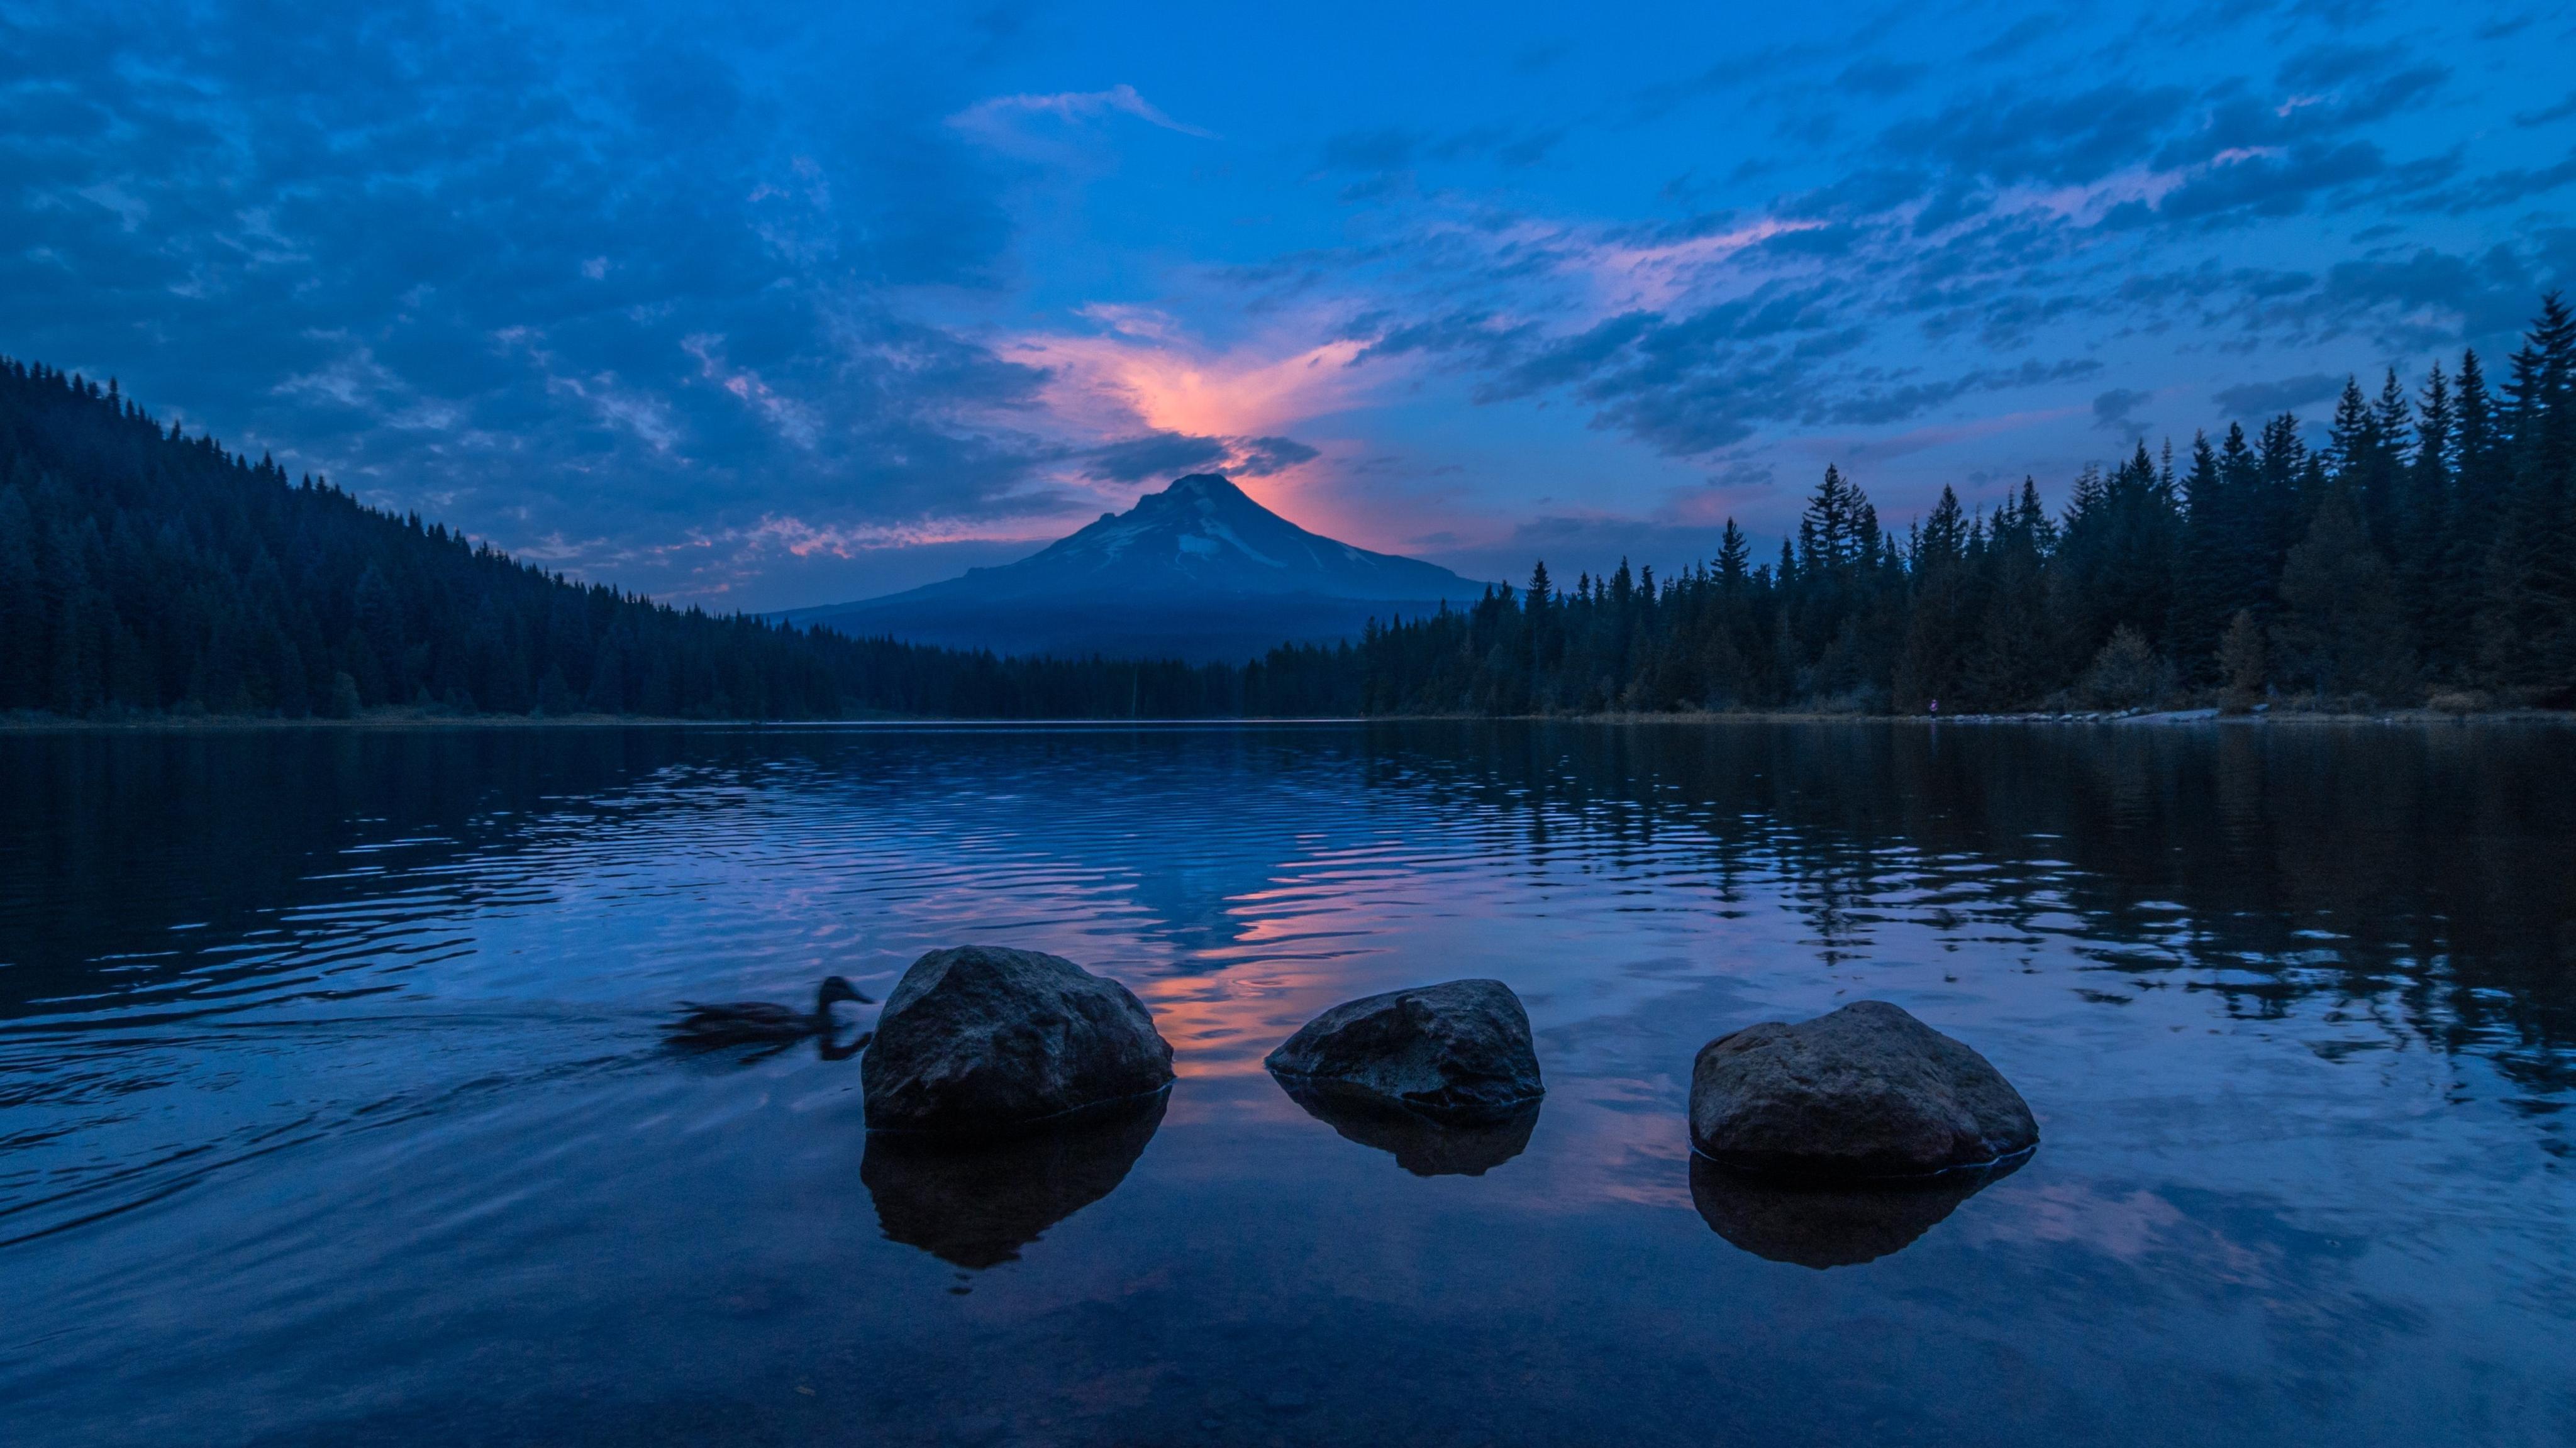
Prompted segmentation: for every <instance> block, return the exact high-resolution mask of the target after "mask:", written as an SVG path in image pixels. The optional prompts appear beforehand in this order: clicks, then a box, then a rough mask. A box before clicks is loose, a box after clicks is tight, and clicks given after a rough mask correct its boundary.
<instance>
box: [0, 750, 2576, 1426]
mask: <svg viewBox="0 0 2576 1448" xmlns="http://www.w3.org/2000/svg"><path fill="white" fill-rule="evenodd" d="M963 941H989V942H997V943H1006V944H1012V945H1022V946H1033V947H1040V948H1044V949H1047V950H1051V951H1055V952H1057V953H1060V954H1063V955H1066V956H1070V957H1071V958H1073V959H1074V960H1076V961H1079V962H1082V963H1083V964H1085V965H1088V966H1090V967H1092V968H1094V969H1096V970H1101V971H1105V972H1109V973H1113V974H1115V975H1117V976H1118V977H1120V978H1121V979H1123V980H1125V981H1126V982H1127V983H1128V984H1129V985H1131V986H1132V987H1134V989H1135V990H1136V991H1137V993H1138V994H1139V995H1141V996H1142V997H1143V998H1144V999H1145V1000H1146V1002H1147V1003H1148V1004H1149V1005H1150V1006H1151V1007H1152V1008H1153V1010H1154V1012H1155V1014H1156V1017H1157V1019H1158V1020H1159V1021H1160V1023H1161V1026H1162V1029H1163V1032H1164V1034H1165V1035H1167V1036H1168V1037H1170V1039H1171V1040H1172V1042H1173V1044H1174V1045H1175V1046H1176V1047H1177V1049H1178V1052H1179V1063H1178V1064H1179V1068H1180V1071H1181V1080H1180V1082H1179V1084H1178V1085H1177V1086H1176V1087H1175V1088H1174V1090H1173V1091H1172V1093H1171V1096H1170V1099H1169V1105H1168V1109H1167V1110H1166V1111H1165V1112H1164V1113H1163V1114H1162V1115H1161V1117H1160V1118H1159V1121H1156V1120H1154V1119H1152V1118H1147V1119H1145V1120H1142V1121H1137V1122H1130V1123H1127V1124H1126V1125H1125V1126H1123V1127H1121V1128H1118V1129H1114V1130H1106V1131H1102V1132H1097V1133H1094V1134H1092V1135H1089V1136H1086V1137H1083V1138H1079V1139H1076V1140H1071V1141H1065V1142H1058V1143H1054V1144H1051V1145H1049V1146H1046V1147H1043V1148H1031V1149H1028V1150H1026V1151H1023V1152H1021V1153H1019V1154H1017V1155H1007V1154H1006V1155H1003V1156H1000V1157H985V1158H973V1159H966V1160H937V1161H920V1160H913V1159H909V1158H906V1157H902V1156H897V1155H892V1154H887V1153H885V1152H884V1151H883V1149H882V1148H879V1149H877V1151H876V1152H875V1153H874V1154H872V1151H871V1148H870V1145H869V1143H868V1140H867V1137H866V1134H865V1132H864V1130H863V1129H862V1126H861V1115H860V1094H859V1079H858V1077H859V1073H858V1062H856V1061H854V1060H846V1059H845V1060H830V1059H824V1058H823V1057H822V1056H821V1055H819V1054H818V1053H817V1052H816V1051H815V1050H813V1049H811V1048H804V1049H799V1050H796V1051H793V1052H789V1053H787V1054H784V1055H778V1056H773V1057H770V1058H767V1059H762V1060H754V1061H745V1060H742V1059H739V1058H735V1057H717V1058H711V1059H710V1058H699V1059H688V1058H683V1057H679V1056H675V1055H673V1054H671V1053H669V1052H667V1051H665V1050H663V1049H662V1048H661V1047H660V1046H659V1045H658V1044H657V1038H656V1033H655V1028H656V1025H657V1023H658V1022H659V1021H660V1020H661V1019H663V1018H664V1015H665V1013H666V1012H667V1010H668V1007H669V1005H670V1003H671V1002H672V1001H674V1000H675V999H678V998H681V997H696V998H717V999H729V998H738V997H768V998H772V999H777V1000H782V1001H802V1000H806V999H810V996H811V992H812V990H813V986H814V982H815V981H816V979H817V978H818V977H819V976H821V975H822V974H824V973H826V972H827V971H839V972H842V973H844V974H847V975H850V976H852V977H854V978H856V979H857V980H858V981H859V982H860V984H861V985H862V987H863V988H867V989H869V990H871V992H872V993H874V994H878V995H880V996H881V995H882V994H883V993H884V990H885V988H886V987H888V986H890V985H891V984H892V982H893V980H894V977H895V975H896V974H897V973H898V972H899V971H900V970H901V968H902V967H903V965H904V964H906V963H907V962H909V961H910V960H911V959H912V958H913V956H915V955H916V954H918V953H919V952H920V951H922V950H923V949H925V948H928V947H931V946H936V945H944V944H950V943H955V942H963ZM1461 975H1491V976H1499V977H1501V978H1502V979H1504V980H1506V981H1509V982H1510V983H1511V984H1512V985H1513V986H1514V988H1516V989H1517V990H1518V991H1519V992H1520V993H1521V995H1522V997H1523V998H1524V999H1525V1000H1526V1001H1527V1002H1528V1004H1529V1008H1530V1014H1531V1016H1532V1018H1533V1020H1534V1022H1535V1024H1536V1026H1537V1029H1538V1038H1539V1053H1540V1059H1541V1061H1542V1064H1543V1066H1544V1069H1545V1071H1546V1073H1547V1080H1548V1086H1549V1094H1548V1097H1547V1100H1546V1104H1545V1107H1544V1109H1543V1111H1542V1112H1541V1113H1540V1115H1539V1116H1538V1118H1537V1120H1536V1122H1535V1125H1534V1128H1533V1129H1530V1130H1528V1132H1527V1135H1526V1138H1525V1139H1523V1138H1522V1137H1521V1136H1520V1134H1519V1133H1517V1132H1512V1131H1505V1132H1501V1133H1491V1134H1488V1135H1487V1136H1486V1137H1483V1138H1478V1139H1470V1140H1457V1139H1435V1138H1428V1137H1424V1136H1421V1135H1418V1134H1415V1135H1408V1134H1405V1133H1402V1132H1396V1131H1391V1130H1388V1129H1385V1128H1382V1127H1372V1126H1370V1125H1368V1124H1366V1123H1358V1124H1353V1123H1343V1130H1336V1129H1335V1126H1334V1125H1333V1124H1332V1123H1328V1122H1325V1121H1322V1120H1318V1119H1316V1118H1313V1117H1310V1116H1308V1115H1307V1114H1306V1113H1305V1112H1304V1111H1302V1110H1301V1109H1299V1107H1298V1106H1297V1105H1296V1104H1295V1103H1293V1102H1291V1101H1290V1100H1289V1099H1288V1098H1287V1097H1286V1096H1284V1095H1283V1094H1282V1093H1281V1092H1280V1090H1279V1089H1278V1088H1277V1087H1276V1086H1275V1085H1273V1084H1272V1083H1271V1081H1270V1080H1269V1079H1268V1078H1267V1077H1266V1076H1264V1075H1263V1074H1262V1073H1261V1071H1260V1068H1259V1062H1260V1059H1261V1057H1262V1055H1263V1054H1264V1053H1265V1052H1267V1051H1268V1050H1269V1049H1270V1048H1271V1047H1272V1046H1273V1045H1275V1044H1276V1043H1277V1042H1278V1041H1279V1040H1281V1039H1282V1038H1283V1037H1285V1036H1286V1035H1287V1034H1288V1033H1289V1032H1290V1031H1291V1030H1293V1029H1294V1028H1295V1027H1296V1026H1297V1024H1299V1023H1300V1022H1302V1021H1303V1020H1305V1019H1306V1018H1307V1017H1308V1016H1310V1015H1312V1014H1313V1013H1315V1012H1317V1011H1319V1010H1321V1009H1322V1008H1323V1007H1325V1006H1327V1005H1330V1004H1332V1003H1334V1002H1336V1001H1339V1000H1342V999H1345V998H1348V997H1351V996H1355V995H1359V994H1363V993H1366V992H1372V991H1378V990H1383V989H1388V988H1392V987H1395V986H1398V985H1404V984H1409V983H1420V982H1427V981H1432V980H1439V979H1446V978H1450V977H1454V976H1461ZM1864 997H1880V998H1884V999H1888V1000H1893V1001H1896V1002H1899V1003H1901V1004H1903V1005H1905V1006H1906V1007H1908V1008H1909V1009H1911V1010H1913V1011H1915V1012H1916V1013H1917V1014H1919V1015H1921V1016H1922V1017H1923V1018H1924V1019H1926V1020H1927V1021H1930V1022H1931V1023H1933V1024H1934V1025H1936V1026H1938V1027H1940V1028H1942V1029H1944V1030H1947V1031H1950V1032H1951V1033H1953V1034H1955V1035H1958V1036H1960V1037H1963V1038H1964V1039H1966V1040H1967V1041H1969V1042H1970V1043H1972V1044H1973V1045H1975V1046H1977V1047H1978V1048H1979V1049H1980V1050H1982V1051H1983V1052H1984V1053H1985V1054H1986V1055H1987V1056H1988V1057H1990V1058H1991V1059H1992V1060H1993V1061H1994V1062H1995V1063H1996V1064H1997V1065H1998V1066H2000V1067H2001V1068H2002V1069H2003V1070H2004V1072H2005V1073H2006V1074H2007V1075H2009V1076H2010V1077H2012V1078H2013V1080H2014V1081H2015V1082H2016V1083H2017V1084H2018V1085H2019V1086H2020V1087H2021V1090H2022V1091H2023V1093H2024V1094H2025V1095H2026V1096H2027V1097H2028V1098H2029V1099H2030V1102H2031V1104H2032V1106H2033V1107H2034V1108H2035V1110H2036V1111H2037V1113H2038V1116H2039V1120H2040V1123H2041V1130H2042V1132H2043V1142H2042V1145H2041V1146H2040V1149H2039V1152H2038V1154H2037V1156H2036V1157H2035V1158H2034V1159H2033V1160H2031V1161H2030V1163H2029V1164H2028V1165H2026V1166H2024V1167H2023V1168H2022V1169H2021V1170H2020V1171H2018V1172H2017V1173H2015V1174H2013V1175H2011V1176H2009V1177H2006V1178H2004V1179H2002V1180H2000V1181H1997V1182H1995V1183H1993V1184H1991V1185H1989V1186H1987V1187H1986V1188H1985V1189H1984V1190H1983V1191H1982V1192H1979V1193H1977V1194H1975V1195H1972V1196H1968V1197H1966V1198H1965V1199H1964V1200H1958V1199H1955V1197H1953V1198H1949V1199H1941V1200H1934V1201H1928V1202H1927V1201H1926V1200H1914V1201H1909V1202H1902V1203H1896V1204H1893V1205H1891V1204H1888V1203H1884V1202H1875V1201H1871V1200H1864V1201H1860V1202H1857V1203H1855V1202H1851V1201H1839V1200H1810V1199H1786V1200H1784V1199H1779V1198H1773V1197H1768V1196H1765V1195H1763V1194H1760V1193H1756V1192H1751V1191H1747V1190H1745V1189H1742V1188H1740V1187H1734V1186H1730V1185H1729V1184H1728V1183H1727V1182H1725V1181H1723V1180H1719V1179H1711V1178H1708V1177H1707V1176H1705V1175H1703V1176H1702V1177H1701V1178H1699V1179H1697V1180H1695V1179H1694V1176H1693V1173H1692V1170H1691V1166H1690V1157H1689V1152H1688V1148H1687V1144H1686V1139H1685V1133H1684V1126H1683V1119H1682V1107H1683V1099H1684V1094H1685V1090H1686V1087H1687V1083H1688V1076H1689V1069H1690V1062H1691V1057H1692V1053H1693V1051H1694V1050H1695V1049H1696V1048H1697V1047H1698V1046H1699V1045H1700V1044H1701V1043H1702V1042H1704V1041H1706V1040H1707V1039H1709V1038H1710V1037H1712V1036H1715V1035H1717V1034H1720V1033H1722V1032H1725V1031H1728V1030H1731V1029H1733V1028H1735V1027H1738V1026H1741V1025H1745V1024H1748V1023H1751V1022H1754V1021H1759V1020H1764V1019H1793V1020H1794V1019H1800V1018H1803V1017H1806V1016H1809V1015H1812V1014H1815V1013H1817V1012H1820V1011H1823V1010H1827V1009H1830V1008H1832V1007H1833V1006H1835V1005H1837V1004H1839V1003H1843V1002H1847V1001H1851V1000H1858V999H1861V998H1864ZM2571 1095H2576V731H2566V730H2558V729H2548V728H2516V727H2510V726H2500V725H2488V726H2475V725H2472V726H2458V725H2444V726H2439V727H2414V726H2387V727H2368V726H2356V727H2337V726H2317V727H2292V726H2281V727H2255V726H2224V727H2223V726H2217V725H2199V726H2158V727H2139V726H2101V727H2082V726H2076V727H2033V728H2026V729H2025V728H2012V727H1986V728H1967V729H1961V728H1957V727H1945V728H1943V729H1941V730H1939V731H1938V732H1935V731H1933V730H1931V729H1928V728H1922V727H1915V726H1903V725H1899V726H1884V725H1851V726H1833V725H1752V724H1748V725H1741V726H1716V727H1710V726H1686V727H1683V726H1676V727H1636V728H1618V727H1563V728H1550V727H1487V726H1467V725H1460V726H1454V727H1453V726H1419V725H1416V726H1390V727H1365V728H1364V727H1358V726H1348V727H1343V726H1315V727H1282V728H1247V729H1189V730H1180V729H1175V730H1142V731H1137V730H1127V729H1118V730H1065V731H1055V732H1038V731H984V730H972V729H950V730H907V731H892V730H866V731H857V730H839V731H770V732H756V731H741V732H721V731H657V730H645V729H634V730H579V729H528V730H502V729H473V730H455V731H447V732H437V731H405V732H392V731H386V732H366V731H348V730H342V731H322V730H315V731H310V732H304V731H280V732H263V733H242V734H219V733H194V734H184V735H160V736H155V735H142V736H136V735H119V736H102V735H52V736H28V735H21V736H14V737H0V1439H5V1441H6V1442H8V1443H9V1444H11V1445H14V1448H32V1445H42V1444H55V1443H89V1442H101V1443H153V1444H171V1443H187V1444H234V1443H297V1444H302V1443H317V1444H318V1443H331V1444H343V1443H437V1444H442V1445H467V1444H486V1443H491V1444H503V1443H507V1444H522V1443H524V1444H580V1443H602V1444H606V1443H621V1444H622V1443H665V1442H668V1443H802V1442H852V1443H886V1444H904V1443H990V1444H1003V1443H1082V1444H1113V1443H1115V1444H1126V1443H1138V1444H1158V1443H1172V1444H1177V1443H1377V1442H1385V1443H1405V1444H1433V1445H1443V1444H1485V1443H1492V1444H1660V1443H1674V1444H1685V1443H1686V1444H1692V1445H1704V1444H1722V1443H1730V1442H1759V1443H1771V1444H1788V1443H1834V1444H1841V1443H1926V1444H1934V1443H1938V1444H1950V1443H2029V1444H2049V1445H2059V1444H2071V1443H2142V1444H2143V1443H2155V1444H2173V1443H2194V1444H2222V1443H2331V1444H2335V1445H2338V1448H2344V1445H2361V1444H2406V1445H2410V1448H2413V1445H2422V1444H2425V1443H2482V1444H2520V1443H2530V1444H2544V1443H2546V1444H2564V1443H2567V1442H2571V1441H2576V1192H2571V1180H2570V1169H2571V1159H2570V1155H2569V1146H2570V1140H2569V1125H2570V1119H2569V1117H2568V1115H2567V1114H2566V1112H2565V1109H2564V1108H2565V1107H2566V1106H2567V1105H2568V1103H2569V1101H2570V1100H2571ZM1862 1259H1869V1260H1862ZM1834 1264H1840V1265H1834Z"/></svg>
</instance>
